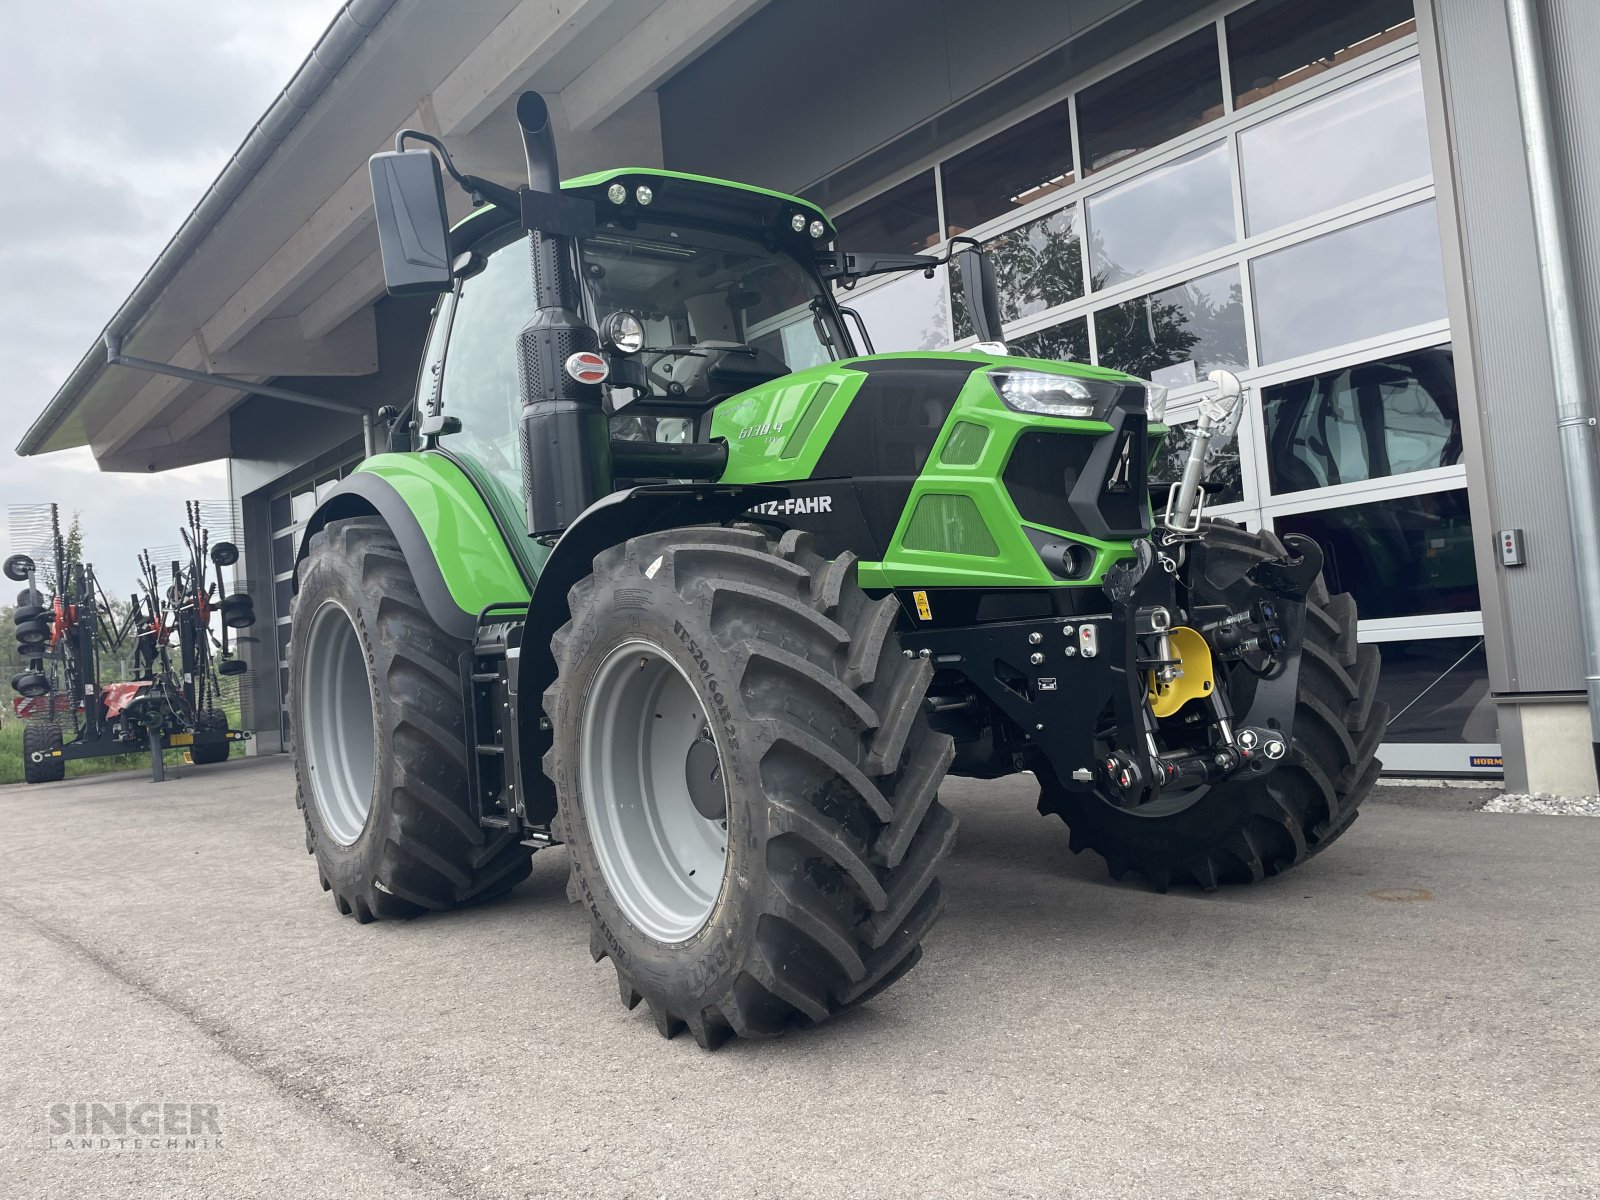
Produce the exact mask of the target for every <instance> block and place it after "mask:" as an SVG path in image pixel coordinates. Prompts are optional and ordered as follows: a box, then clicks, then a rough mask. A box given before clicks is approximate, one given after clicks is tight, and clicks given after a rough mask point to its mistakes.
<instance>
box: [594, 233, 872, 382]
mask: <svg viewBox="0 0 1600 1200" xmlns="http://www.w3.org/2000/svg"><path fill="white" fill-rule="evenodd" d="M580 247H581V251H582V255H583V273H584V278H585V283H586V285H587V287H588V289H589V295H590V297H591V298H592V299H593V302H594V306H595V315H596V317H597V318H598V319H599V320H600V321H601V322H602V323H603V322H604V320H605V318H606V317H608V316H609V315H610V314H612V313H614V312H619V311H625V312H630V313H632V314H633V315H634V316H636V317H638V318H639V320H640V321H641V322H642V323H643V325H644V330H645V347H646V353H647V354H648V351H649V350H651V349H656V350H661V349H665V348H667V347H685V346H693V345H697V344H699V343H702V342H735V343H739V344H742V345H749V346H753V347H755V348H756V349H758V350H761V351H764V352H765V353H767V354H770V355H772V356H773V357H775V358H777V359H778V360H780V361H781V362H782V363H783V364H784V365H785V366H786V367H788V368H789V370H791V371H799V370H803V369H804V368H806V367H811V366H816V365H817V364H819V363H824V362H829V361H832V360H833V359H835V358H838V357H840V355H841V354H842V353H843V349H842V346H841V344H840V339H839V337H838V334H837V332H836V331H835V329H834V325H833V318H832V315H831V313H830V312H829V310H828V308H827V307H826V301H825V299H824V294H823V291H822V287H821V285H820V284H819V283H818V281H817V279H816V277H815V276H813V275H812V274H811V273H810V272H808V271H807V270H806V269H805V268H804V267H802V266H801V265H800V263H799V262H797V261H796V260H795V259H793V258H792V257H790V256H789V255H787V254H784V253H782V252H780V251H776V250H769V249H767V248H766V247H765V246H763V245H762V244H761V243H759V242H756V241H752V240H749V239H747V238H742V237H738V236H736V235H734V234H729V233H721V232H712V231H708V230H701V229H686V228H677V227H671V226H666V225H656V224H650V223H645V222H641V223H640V224H639V226H638V228H637V229H632V230H621V229H602V230H601V231H600V232H599V233H597V234H595V235H593V236H592V237H588V238H584V239H582V241H581V242H580ZM813 304H816V306H817V307H816V308H815V309H814V308H813ZM836 347H837V348H836Z"/></svg>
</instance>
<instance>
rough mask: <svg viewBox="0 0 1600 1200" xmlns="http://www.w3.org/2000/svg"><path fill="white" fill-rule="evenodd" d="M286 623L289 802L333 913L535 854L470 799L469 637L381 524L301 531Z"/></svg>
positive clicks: (437, 901) (469, 887)
mask: <svg viewBox="0 0 1600 1200" xmlns="http://www.w3.org/2000/svg"><path fill="white" fill-rule="evenodd" d="M293 630H294V631H293V636H292V637H291V638H290V642H289V692H290V695H291V697H292V698H293V701H294V705H293V708H292V710H291V714H292V717H293V721H294V764H295V779H296V785H297V786H296V802H297V803H298V804H299V806H300V809H301V811H302V812H303V814H304V816H305V822H306V849H307V850H309V851H310V852H311V853H313V854H315V855H316V858H317V870H318V874H319V876H320V879H321V882H322V887H323V890H324V891H331V892H332V893H333V902H334V906H335V907H336V908H337V909H338V910H339V912H341V913H343V914H345V915H347V916H354V917H355V919H356V920H357V921H360V922H362V923H365V922H367V921H371V920H373V919H374V918H388V917H413V916H416V915H418V914H419V913H422V912H424V911H426V910H429V909H434V910H440V909H449V908H458V907H460V906H462V905H465V904H471V903H475V902H477V901H480V900H486V899H488V898H489V897H491V896H498V895H500V894H501V893H502V892H506V891H509V890H510V889H511V888H512V887H514V886H515V885H516V884H517V883H518V882H519V881H521V880H523V879H525V878H527V876H528V872H529V870H530V867H531V864H530V862H529V857H530V855H531V854H532V851H530V850H529V849H528V848H527V847H526V846H524V845H522V843H521V841H520V840H519V839H518V838H517V837H515V836H514V835H512V834H510V833H506V832H494V831H491V830H487V829H483V828H481V827H480V826H479V825H478V822H477V821H476V820H474V819H473V816H472V814H471V812H470V811H469V810H468V807H467V788H468V780H467V770H468V766H467V746H466V740H465V738H466V719H465V715H464V711H463V706H462V698H461V682H460V675H459V673H458V672H459V663H460V657H461V655H462V653H463V652H464V651H465V650H466V648H467V647H466V643H464V642H462V641H460V640H458V639H456V638H453V637H451V636H450V635H449V634H447V633H445V632H444V631H443V630H441V629H440V628H439V627H438V626H437V625H436V624H434V622H433V620H432V619H431V618H430V617H429V616H428V614H427V610H426V609H425V608H424V606H423V603H422V599H421V596H420V595H419V593H418V591H417V585H416V581H415V580H414V579H413V577H412V574H411V569H410V568H409V567H408V566H407V565H406V560H405V556H404V555H403V554H402V553H401V552H400V546H399V543H398V542H396V541H395V538H394V535H393V534H392V533H391V532H390V531H389V528H388V527H387V526H386V525H384V524H383V523H382V522H380V521H377V520H375V519H372V518H356V519H350V520H340V521H329V522H328V525H327V527H326V528H325V529H323V530H322V531H321V532H320V533H316V534H314V535H313V536H312V539H311V548H310V553H309V554H308V556H307V557H306V559H305V561H304V562H303V563H301V564H300V587H299V592H298V594H297V595H296V596H295V607H294V627H293Z"/></svg>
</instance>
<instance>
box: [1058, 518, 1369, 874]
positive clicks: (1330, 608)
mask: <svg viewBox="0 0 1600 1200" xmlns="http://www.w3.org/2000/svg"><path fill="white" fill-rule="evenodd" d="M1205 537H1206V542H1207V544H1208V545H1209V546H1210V547H1212V548H1213V549H1212V560H1211V561H1212V562H1213V564H1214V565H1215V567H1217V568H1220V569H1224V570H1226V569H1228V568H1230V567H1231V568H1232V569H1234V570H1235V571H1242V570H1243V569H1246V568H1248V567H1249V566H1252V565H1254V563H1256V562H1262V561H1266V560H1269V559H1276V558H1281V557H1282V556H1283V553H1284V551H1283V544H1282V543H1281V542H1279V541H1278V539H1277V537H1276V536H1275V535H1273V534H1272V533H1269V532H1265V531H1263V532H1260V533H1251V532H1249V531H1248V530H1246V529H1243V528H1241V527H1240V526H1237V525H1235V524H1233V523H1232V522H1228V521H1218V520H1213V521H1209V522H1207V523H1206V526H1205ZM1379 665H1380V664H1379V655H1378V649H1377V647H1376V646H1370V645H1367V646H1363V645H1358V644H1357V642H1356V606H1355V601H1354V600H1353V599H1352V598H1351V596H1350V594H1349V593H1348V592H1342V593H1340V594H1339V595H1337V596H1330V595H1329V594H1328V588H1327V585H1326V584H1325V583H1324V582H1323V581H1322V579H1321V578H1318V580H1317V581H1316V583H1315V584H1313V585H1312V588H1311V592H1310V594H1309V595H1308V597H1307V603H1306V637H1305V648H1304V650H1303V652H1302V654H1301V658H1300V688H1299V697H1298V702H1297V705H1296V709H1295V717H1294V741H1293V745H1292V746H1291V747H1290V750H1289V756H1288V758H1287V759H1286V760H1285V761H1284V762H1283V764H1282V765H1280V766H1278V767H1277V768H1276V769H1275V770H1273V771H1272V772H1271V773H1269V774H1267V775H1264V776H1262V777H1261V778H1259V779H1254V778H1250V777H1248V776H1236V777H1234V778H1233V779H1231V780H1229V781H1227V782H1226V783H1223V784H1221V785H1219V786H1216V787H1212V788H1211V789H1209V790H1208V791H1207V792H1205V794H1204V795H1202V796H1201V797H1200V798H1199V799H1198V800H1196V801H1195V802H1194V803H1193V804H1192V805H1190V806H1189V807H1188V808H1184V809H1182V810H1180V811H1177V812H1174V813H1172V814H1171V815H1168V816H1139V815H1135V814H1134V813H1131V812H1127V811H1123V810H1121V809H1117V808H1114V807H1113V806H1112V805H1110V804H1108V803H1106V802H1105V801H1103V800H1100V799H1098V798H1096V797H1094V796H1092V795H1085V794H1081V793H1070V792H1066V791H1064V790H1062V789H1060V788H1057V787H1056V786H1055V785H1054V783H1053V781H1050V780H1046V779H1044V778H1043V777H1042V776H1041V782H1042V784H1043V786H1042V788H1041V791H1040V796H1039V810H1040V811H1041V812H1044V813H1055V814H1056V815H1058V816H1060V817H1061V819H1062V820H1064V821H1065V822H1066V823H1067V825H1068V827H1069V828H1070V830H1071V845H1072V849H1073V851H1074V852H1075V853H1076V852H1080V851H1083V850H1094V851H1097V852H1098V853H1099V854H1100V855H1101V856H1102V857H1104V858H1105V860H1106V865H1107V867H1108V868H1109V869H1110V872H1111V877H1112V878H1113V879H1121V878H1122V876H1123V875H1124V874H1126V873H1127V872H1129V871H1133V872H1137V873H1138V874H1139V875H1142V876H1143V877H1144V879H1145V881H1146V882H1147V883H1149V884H1150V885H1151V886H1152V887H1154V888H1156V889H1157V890H1158V891H1165V890H1166V889H1167V887H1168V885H1169V884H1171V883H1189V882H1193V883H1197V884H1199V885H1200V886H1201V887H1203V888H1205V889H1207V890H1210V889H1212V888H1215V887H1216V886H1217V885H1218V884H1222V883H1254V882H1257V881H1259V880H1260V879H1262V878H1264V877H1265V876H1268V875H1276V874H1278V873H1279V872H1281V871H1285V870H1288V869H1289V868H1290V867H1292V866H1295V865H1296V864H1298V863H1301V862H1304V861H1305V860H1306V859H1308V858H1310V857H1311V856H1312V855H1313V854H1316V853H1317V852H1319V851H1321V850H1324V849H1326V848H1327V847H1328V846H1329V845H1330V844H1331V843H1332V842H1333V841H1334V840H1335V839H1336V838H1337V837H1338V836H1339V835H1340V834H1342V833H1343V832H1344V831H1345V830H1346V829H1348V828H1350V826H1351V824H1352V823H1353V822H1354V821H1355V819H1356V812H1357V807H1358V806H1359V805H1360V803H1361V802H1362V801H1363V800H1365V799H1366V798H1367V795H1368V793H1369V792H1371V791H1372V786H1373V784H1374V782H1375V781H1376V780H1377V778H1378V771H1379V769H1380V767H1381V765H1382V764H1380V763H1379V762H1378V760H1377V758H1376V754H1377V750H1378V744H1379V743H1380V742H1382V741H1383V735H1384V731H1385V729H1386V728H1387V727H1388V722H1389V710H1388V707H1387V706H1386V705H1383V704H1379V703H1375V702H1374V700H1373V697H1374V696H1375V695H1376V693H1377V688H1378V670H1379ZM1235 670H1242V668H1235Z"/></svg>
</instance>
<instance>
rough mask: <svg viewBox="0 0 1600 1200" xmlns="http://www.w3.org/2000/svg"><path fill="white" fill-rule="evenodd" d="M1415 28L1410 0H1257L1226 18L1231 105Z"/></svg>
mask: <svg viewBox="0 0 1600 1200" xmlns="http://www.w3.org/2000/svg"><path fill="white" fill-rule="evenodd" d="M1416 28H1417V21H1416V11H1415V9H1414V8H1413V7H1412V0H1256V3H1254V4H1250V5H1247V6H1246V7H1244V8H1241V9H1240V10H1239V11H1238V12H1235V13H1233V14H1232V15H1230V16H1229V17H1228V74H1229V76H1230V77H1231V79H1232V80H1233V103H1234V107H1235V108H1244V107H1245V106H1246V105H1248V104H1253V103H1255V102H1256V101H1257V100H1262V99H1265V98H1266V97H1268V96H1272V95H1276V94H1277V93H1278V92H1281V91H1283V90H1284V89H1285V88H1290V87H1293V86H1294V85H1295V84H1297V83H1300V82H1302V81H1304V80H1306V79H1310V78H1311V77H1312V76H1314V75H1319V74H1321V73H1322V72H1323V71H1326V70H1328V69H1330V68H1331V67H1336V66H1339V65H1340V64H1341V63H1346V62H1349V61H1350V60H1351V59H1354V58H1359V57H1360V56H1361V55H1363V54H1367V53H1369V52H1371V51H1373V50H1376V49H1378V48H1379V47H1380V46H1385V45H1388V44H1389V43H1390V42H1393V41H1396V40H1398V39H1400V38H1402V37H1405V36H1406V35H1407V34H1410V33H1415V32H1416Z"/></svg>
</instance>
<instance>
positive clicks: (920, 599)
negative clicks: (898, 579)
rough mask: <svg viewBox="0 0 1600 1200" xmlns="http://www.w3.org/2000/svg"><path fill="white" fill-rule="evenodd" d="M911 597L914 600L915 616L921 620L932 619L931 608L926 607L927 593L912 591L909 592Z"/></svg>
mask: <svg viewBox="0 0 1600 1200" xmlns="http://www.w3.org/2000/svg"><path fill="white" fill-rule="evenodd" d="M911 599H912V600H913V601H915V603H916V606H917V616H918V617H919V618H920V619H921V620H924V621H931V620H933V609H931V608H929V607H928V593H927V592H912V593H911Z"/></svg>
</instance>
